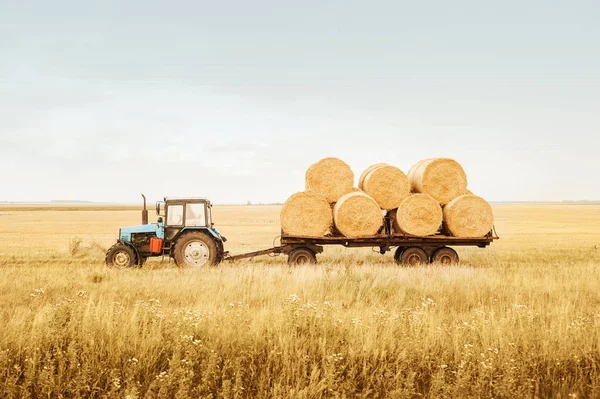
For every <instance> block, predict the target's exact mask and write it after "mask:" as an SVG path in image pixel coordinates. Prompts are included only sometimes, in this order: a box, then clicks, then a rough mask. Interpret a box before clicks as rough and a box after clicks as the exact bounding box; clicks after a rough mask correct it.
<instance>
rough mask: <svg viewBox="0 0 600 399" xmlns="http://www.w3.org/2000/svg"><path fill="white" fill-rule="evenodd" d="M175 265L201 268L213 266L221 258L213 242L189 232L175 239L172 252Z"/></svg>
mask: <svg viewBox="0 0 600 399" xmlns="http://www.w3.org/2000/svg"><path fill="white" fill-rule="evenodd" d="M174 257H175V263H176V264H177V266H179V267H193V268H202V267H206V266H215V265H217V264H218V263H219V262H220V261H221V259H222V258H223V254H222V253H219V249H218V248H217V245H216V244H215V242H214V240H213V239H212V238H211V237H209V236H208V235H206V234H204V233H202V232H199V231H194V232H189V233H185V234H183V235H182V236H181V237H179V238H178V239H177V242H176V243H175V251H174Z"/></svg>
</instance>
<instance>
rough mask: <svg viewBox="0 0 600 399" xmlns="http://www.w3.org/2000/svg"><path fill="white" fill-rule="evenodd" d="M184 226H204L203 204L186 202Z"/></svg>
mask: <svg viewBox="0 0 600 399" xmlns="http://www.w3.org/2000/svg"><path fill="white" fill-rule="evenodd" d="M185 225H186V226H206V215H205V213H204V204H187V205H186V206H185Z"/></svg>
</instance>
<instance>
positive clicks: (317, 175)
mask: <svg viewBox="0 0 600 399" xmlns="http://www.w3.org/2000/svg"><path fill="white" fill-rule="evenodd" d="M353 187H354V173H352V169H350V166H348V164H346V163H345V162H344V161H342V160H340V159H338V158H324V159H321V160H320V161H318V162H316V163H314V164H312V165H311V166H310V167H309V168H308V170H307V171H306V189H307V190H314V191H317V192H319V193H321V194H323V195H324V196H325V198H326V199H327V201H329V202H330V203H332V202H337V201H338V200H339V199H340V198H341V197H342V196H344V195H345V194H348V193H349V192H351V191H352V189H353Z"/></svg>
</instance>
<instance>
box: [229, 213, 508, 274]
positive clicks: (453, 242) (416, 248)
mask: <svg viewBox="0 0 600 399" xmlns="http://www.w3.org/2000/svg"><path fill="white" fill-rule="evenodd" d="M497 239H499V237H498V236H497V234H496V232H495V229H494V230H492V231H490V232H489V233H488V234H487V235H486V236H484V237H452V236H446V235H443V234H437V235H433V236H427V237H418V236H411V235H406V234H397V233H394V232H393V229H392V220H391V219H390V218H388V217H386V218H385V220H384V227H383V228H382V232H381V234H378V235H374V236H366V237H354V238H348V237H343V236H328V237H304V236H291V235H286V234H284V233H283V232H282V234H281V236H280V245H277V246H274V247H272V248H268V249H264V250H260V251H254V252H248V253H244V254H239V255H230V254H229V253H228V252H226V253H225V257H224V260H227V261H236V260H240V259H252V258H255V257H257V256H264V255H280V254H284V255H288V264H289V265H301V264H311V263H312V264H314V263H317V254H320V253H322V252H323V247H324V246H326V245H341V246H343V247H347V248H365V247H368V248H376V249H377V252H379V253H380V254H382V255H384V254H386V253H387V252H389V251H392V250H393V249H394V248H395V252H394V259H395V261H396V263H398V264H401V265H412V266H414V265H419V264H427V263H430V262H435V263H441V264H455V263H458V262H459V257H458V254H457V253H456V251H455V250H454V249H453V248H451V247H459V246H462V247H467V246H471V247H478V248H485V247H487V246H488V245H490V244H491V243H492V242H493V241H494V240H497Z"/></svg>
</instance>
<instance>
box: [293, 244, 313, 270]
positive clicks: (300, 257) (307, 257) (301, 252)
mask: <svg viewBox="0 0 600 399" xmlns="http://www.w3.org/2000/svg"><path fill="white" fill-rule="evenodd" d="M315 263H317V256H316V255H315V253H314V252H313V251H311V250H310V249H308V248H296V249H294V250H293V251H291V252H290V254H289V255H288V265H290V266H300V265H307V264H312V265H314V264H315Z"/></svg>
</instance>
